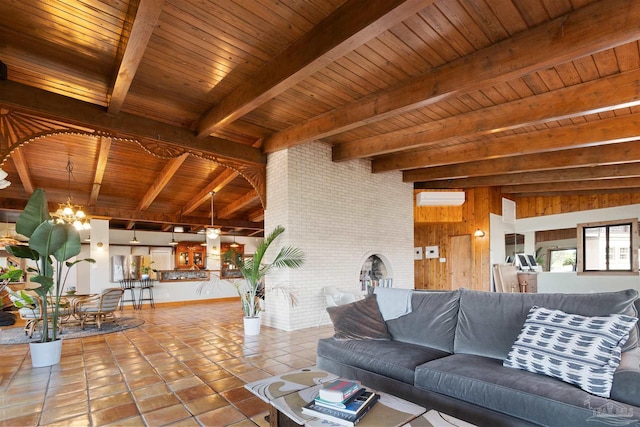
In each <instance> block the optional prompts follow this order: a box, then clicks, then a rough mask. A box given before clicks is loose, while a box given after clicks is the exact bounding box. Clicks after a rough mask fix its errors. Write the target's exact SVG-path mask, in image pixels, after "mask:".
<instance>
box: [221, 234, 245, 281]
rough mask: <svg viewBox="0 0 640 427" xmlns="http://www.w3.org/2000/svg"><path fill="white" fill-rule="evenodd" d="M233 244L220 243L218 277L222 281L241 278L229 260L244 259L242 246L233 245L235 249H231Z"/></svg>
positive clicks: (238, 271) (238, 244)
mask: <svg viewBox="0 0 640 427" xmlns="http://www.w3.org/2000/svg"><path fill="white" fill-rule="evenodd" d="M232 244H233V243H220V277H221V278H223V279H238V278H241V277H242V274H241V273H240V270H238V269H237V268H236V267H235V265H234V263H233V262H231V259H235V260H236V261H237V260H238V259H242V258H243V257H244V245H243V244H241V243H235V245H237V246H236V247H231V245H232Z"/></svg>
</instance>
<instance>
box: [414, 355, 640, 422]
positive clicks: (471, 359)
mask: <svg viewBox="0 0 640 427" xmlns="http://www.w3.org/2000/svg"><path fill="white" fill-rule="evenodd" d="M415 386H416V387H417V388H419V389H423V390H428V391H433V392H436V393H440V394H444V395H446V396H450V397H453V398H456V399H460V400H463V401H465V402H469V403H472V404H475V405H478V406H481V407H484V408H488V409H490V410H494V411H497V412H501V413H503V414H506V415H510V416H513V417H516V418H520V419H523V420H525V421H528V422H531V423H534V424H537V425H545V426H562V427H571V426H575V427H584V426H585V425H591V422H593V423H594V425H607V424H609V425H613V424H610V423H607V421H618V422H619V423H618V424H615V425H637V423H638V421H639V419H640V412H639V411H638V408H636V407H633V406H629V405H626V404H622V403H620V402H612V401H611V400H609V399H605V398H603V397H599V396H594V395H592V394H589V393H587V392H586V391H584V390H581V389H579V388H578V387H575V386H573V385H571V384H567V383H565V382H563V381H560V380H557V379H555V378H551V377H547V376H545V375H538V374H533V373H531V372H527V371H522V370H519V369H510V368H505V367H503V366H502V361H501V360H498V359H492V358H488V357H482V356H477V355H471V354H454V355H451V356H448V357H445V358H441V359H436V360H433V361H430V362H427V363H425V364H424V365H421V366H418V367H417V368H416V377H415ZM612 405H613V407H612ZM609 411H615V412H616V414H617V415H615V416H616V417H618V418H616V419H608V418H606V417H604V416H603V415H602V414H603V413H604V414H605V415H607V414H608V413H609ZM599 417H602V418H599ZM585 420H589V421H590V422H589V423H585ZM634 421H635V423H636V424H633V423H634Z"/></svg>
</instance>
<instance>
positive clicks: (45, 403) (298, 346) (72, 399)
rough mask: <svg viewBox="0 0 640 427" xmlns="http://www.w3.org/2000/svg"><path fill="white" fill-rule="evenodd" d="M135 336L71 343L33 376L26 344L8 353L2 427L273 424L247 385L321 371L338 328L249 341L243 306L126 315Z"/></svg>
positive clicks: (4, 349)
mask: <svg viewBox="0 0 640 427" xmlns="http://www.w3.org/2000/svg"><path fill="white" fill-rule="evenodd" d="M123 315H125V316H133V317H140V318H142V319H144V320H145V323H144V324H143V325H142V326H140V327H138V328H134V329H129V330H126V331H123V332H116V333H112V334H106V335H96V336H92V337H87V338H78V339H70V340H66V341H65V342H64V344H63V347H62V352H63V353H62V361H61V363H60V364H59V365H56V366H53V367H47V368H32V367H31V358H30V355H29V347H28V345H26V344H21V345H4V346H0V352H1V354H0V426H3V427H4V426H107V425H109V426H165V425H166V426H178V425H179V426H227V425H232V426H237V427H244V426H255V425H259V426H265V425H267V424H268V423H266V422H265V420H264V416H265V415H266V414H267V412H268V407H267V405H266V404H265V403H264V402H262V401H261V400H259V399H258V398H256V397H254V396H253V395H252V394H251V393H250V392H248V391H246V390H245V389H244V387H243V386H244V384H246V383H248V382H252V381H255V380H258V379H262V378H266V377H269V376H272V375H276V374H280V373H284V372H288V371H292V370H294V369H299V368H303V367H306V366H311V365H314V364H315V354H316V345H317V341H318V338H321V337H326V336H330V335H331V334H332V333H333V330H332V328H331V327H329V326H321V327H319V328H311V329H305V330H300V331H295V332H284V331H280V330H277V329H272V328H267V327H264V326H263V327H262V333H261V334H260V335H259V336H256V337H245V336H244V334H243V329H242V314H241V312H240V309H239V304H238V302H234V301H231V302H214V303H207V304H193V305H185V306H181V307H158V308H156V309H151V308H148V307H145V308H144V309H143V310H142V311H133V310H125V311H124V313H123Z"/></svg>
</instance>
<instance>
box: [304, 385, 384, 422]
mask: <svg viewBox="0 0 640 427" xmlns="http://www.w3.org/2000/svg"><path fill="white" fill-rule="evenodd" d="M379 398H380V395H378V394H376V393H374V392H372V391H368V390H364V391H362V392H361V393H359V394H358V395H357V396H356V397H354V398H353V399H351V400H350V401H349V403H347V404H346V408H339V407H337V406H335V405H330V404H327V403H323V404H320V403H319V402H318V401H317V400H315V399H314V400H312V401H311V402H309V403H307V404H306V405H304V406H303V407H302V413H303V414H306V415H309V416H312V417H316V418H320V419H324V420H327V421H331V422H334V423H337V424H340V425H343V426H347V427H352V426H355V425H356V424H357V423H358V422H359V421H360V420H361V419H362V418H363V417H364V416H365V415H366V413H367V412H369V410H370V409H371V408H372V407H373V405H374V404H375V403H376V402H377V401H378V399H379Z"/></svg>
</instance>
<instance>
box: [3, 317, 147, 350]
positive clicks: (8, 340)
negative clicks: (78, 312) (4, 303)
mask: <svg viewBox="0 0 640 427" xmlns="http://www.w3.org/2000/svg"><path fill="white" fill-rule="evenodd" d="M143 323H144V320H142V319H136V318H133V317H119V318H118V323H113V322H106V323H103V324H102V330H99V329H98V327H97V326H96V325H87V326H85V330H84V331H83V330H82V329H80V325H79V324H64V325H63V330H62V334H61V335H59V336H60V337H61V338H63V339H65V340H69V339H74V338H84V337H90V336H92V335H101V334H110V333H112V332H118V331H124V330H126V329H131V328H137V327H138V326H140V325H142V324H143ZM39 338H40V334H39V333H38V332H35V333H34V334H33V338H29V337H28V336H27V335H25V333H24V330H23V329H22V326H19V327H10V328H9V327H3V328H0V344H27V343H29V342H31V341H37V340H38V339H39Z"/></svg>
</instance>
